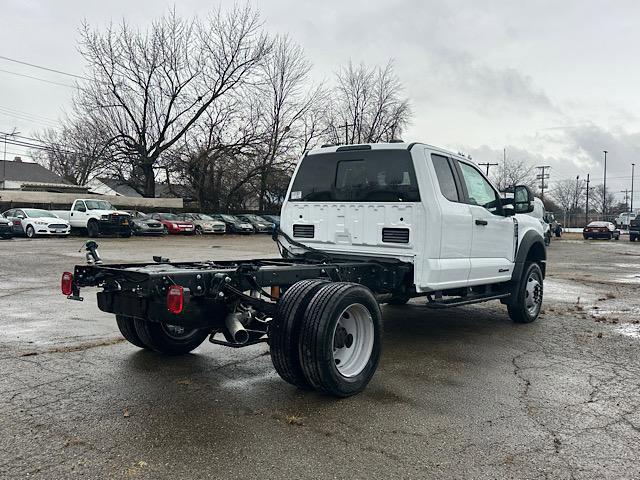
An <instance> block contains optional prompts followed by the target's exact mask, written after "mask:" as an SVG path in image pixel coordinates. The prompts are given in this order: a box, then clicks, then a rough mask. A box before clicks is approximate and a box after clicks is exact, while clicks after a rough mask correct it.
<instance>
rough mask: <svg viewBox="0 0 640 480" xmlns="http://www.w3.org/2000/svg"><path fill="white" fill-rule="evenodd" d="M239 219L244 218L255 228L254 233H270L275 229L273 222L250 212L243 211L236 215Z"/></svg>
mask: <svg viewBox="0 0 640 480" xmlns="http://www.w3.org/2000/svg"><path fill="white" fill-rule="evenodd" d="M238 218H239V219H240V220H244V221H245V222H247V223H250V224H251V225H252V226H253V228H254V229H255V231H256V233H271V232H273V230H274V229H275V227H276V226H275V224H274V223H272V222H269V221H268V220H265V219H264V218H262V217H260V216H259V215H254V214H252V213H245V214H242V215H238Z"/></svg>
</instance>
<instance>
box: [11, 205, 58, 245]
mask: <svg viewBox="0 0 640 480" xmlns="http://www.w3.org/2000/svg"><path fill="white" fill-rule="evenodd" d="M3 215H4V216H5V218H7V219H9V220H10V221H11V222H12V223H13V233H14V234H15V235H25V236H27V237H28V238H34V237H36V236H38V235H59V236H65V235H69V233H70V232H71V226H70V225H69V222H68V221H67V220H63V219H62V218H60V217H58V216H57V215H56V214H54V213H52V212H50V211H48V210H41V209H39V208H12V209H11V210H7V211H6V212H4V214H3Z"/></svg>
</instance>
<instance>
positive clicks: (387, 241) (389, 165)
mask: <svg viewBox="0 0 640 480" xmlns="http://www.w3.org/2000/svg"><path fill="white" fill-rule="evenodd" d="M533 202H534V197H533V193H532V192H531V190H529V188H527V187H526V186H522V185H517V186H515V187H514V190H513V197H512V198H502V197H501V196H500V195H499V193H498V190H497V189H496V188H495V187H494V186H493V185H492V184H491V182H490V181H489V180H488V179H487V178H486V177H485V175H484V174H483V173H482V171H481V170H480V169H478V167H477V166H476V165H475V164H473V163H472V162H471V161H470V160H468V159H466V158H464V157H462V156H460V155H456V154H454V153H451V152H448V151H446V150H443V149H440V148H436V147H432V146H430V145H425V144H422V143H410V144H409V143H381V144H367V145H343V146H331V147H326V148H320V149H317V150H313V151H311V152H308V153H307V154H305V155H304V156H303V158H302V159H301V160H300V162H299V163H298V166H297V168H296V171H295V172H294V175H293V179H292V181H291V184H290V186H289V189H288V192H287V196H286V198H285V202H284V205H283V206H282V216H281V230H276V232H275V233H274V240H276V241H277V242H278V246H279V248H280V253H281V257H282V258H267V259H255V260H242V259H239V260H218V259H207V260H204V259H200V260H198V259H196V260H194V261H193V262H176V263H172V262H171V261H170V260H169V259H168V258H164V257H159V256H158V257H154V261H155V263H148V264H144V263H136V264H118V265H106V264H105V265H77V266H76V267H75V270H74V272H73V273H71V272H65V273H64V274H63V277H62V283H61V285H62V293H63V294H64V295H66V296H67V297H68V298H69V299H72V300H80V299H81V298H82V297H81V296H80V289H81V288H84V287H94V286H98V287H100V288H101V291H99V292H98V298H97V299H98V307H99V308H100V309H101V310H103V311H105V312H110V313H114V314H115V315H116V321H117V324H118V327H119V329H120V332H121V333H122V335H123V336H124V337H125V338H126V339H127V340H128V341H129V342H130V343H132V344H133V345H136V346H137V347H140V348H146V349H151V350H154V351H156V352H160V353H164V354H167V355H176V354H184V353H187V352H190V351H191V350H193V349H195V348H197V347H198V346H199V345H200V344H202V343H203V342H204V341H205V340H206V339H207V338H208V339H209V342H211V343H213V344H216V345H225V346H228V347H234V348H238V347H245V346H249V345H254V344H256V343H259V342H268V343H269V352H270V355H271V359H272V362H273V365H274V367H275V369H276V371H277V372H278V374H279V375H280V376H281V377H282V378H283V379H284V380H285V381H287V382H289V383H290V384H292V385H295V386H297V387H300V388H306V389H309V388H312V389H316V390H319V391H322V392H326V393H329V394H332V395H336V396H338V397H346V396H349V395H353V394H356V393H358V392H360V391H362V389H364V388H365V387H366V385H367V384H368V382H369V380H370V379H371V378H372V376H373V374H374V373H375V371H376V368H377V366H378V360H379V358H380V351H381V343H382V320H381V317H382V310H381V309H380V306H379V305H380V304H383V303H387V304H394V305H402V304H404V303H406V302H407V301H409V300H410V299H412V298H414V299H415V300H414V302H415V306H414V308H416V307H417V306H422V307H423V308H425V310H426V309H429V308H433V309H442V308H448V307H456V306H461V305H471V304H475V303H479V302H485V301H489V300H499V301H501V302H502V303H503V304H505V305H506V307H507V311H508V313H509V316H510V317H511V319H512V320H513V321H515V322H517V323H529V322H532V321H534V320H535V319H536V318H537V317H538V314H539V313H540V309H541V306H542V294H543V280H544V275H545V266H546V249H545V246H544V240H543V231H542V225H541V223H540V221H539V220H537V219H535V218H533V217H531V216H529V215H526V214H527V213H529V212H531V211H533ZM455 316H456V314H455V313H454V312H452V314H451V321H455Z"/></svg>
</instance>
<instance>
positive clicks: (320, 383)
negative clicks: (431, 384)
mask: <svg viewBox="0 0 640 480" xmlns="http://www.w3.org/2000/svg"><path fill="white" fill-rule="evenodd" d="M381 332H382V321H381V313H380V307H379V306H378V303H377V301H376V299H375V297H374V296H373V294H372V293H371V291H370V290H369V289H367V288H366V287H363V286H362V285H358V284H353V283H345V282H326V281H323V280H304V281H301V282H298V283H296V284H295V285H293V286H292V287H291V288H290V289H289V290H287V291H286V292H285V294H284V295H283V297H282V299H281V300H280V302H279V303H278V311H277V314H276V316H275V318H274V319H273V322H272V324H271V327H270V331H269V342H270V347H271V348H270V352H271V359H272V361H273V365H274V367H275V368H276V371H277V372H278V374H279V375H280V376H281V377H282V378H283V379H284V380H285V381H287V382H289V383H291V384H292V385H295V386H296V387H299V388H310V389H315V390H318V391H321V392H324V393H327V394H330V395H335V396H338V397H348V396H351V395H354V394H356V393H359V392H361V391H362V390H364V388H365V387H366V386H367V384H368V383H369V381H370V380H371V378H372V377H373V374H374V373H375V371H376V368H377V367H378V362H379V360H380V346H381Z"/></svg>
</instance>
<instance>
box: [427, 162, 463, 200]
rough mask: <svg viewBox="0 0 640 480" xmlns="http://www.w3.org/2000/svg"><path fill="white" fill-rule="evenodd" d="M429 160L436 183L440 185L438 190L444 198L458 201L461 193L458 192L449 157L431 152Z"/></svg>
mask: <svg viewBox="0 0 640 480" xmlns="http://www.w3.org/2000/svg"><path fill="white" fill-rule="evenodd" d="M431 161H432V162H433V168H434V169H435V171H436V177H437V178H438V184H439V185H440V192H441V193H442V195H444V198H446V199H447V200H450V201H452V202H459V201H460V198H461V195H460V192H458V187H457V185H456V181H455V178H454V176H453V170H451V164H450V163H449V159H448V158H447V157H444V156H442V155H438V154H436V153H432V154H431Z"/></svg>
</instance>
